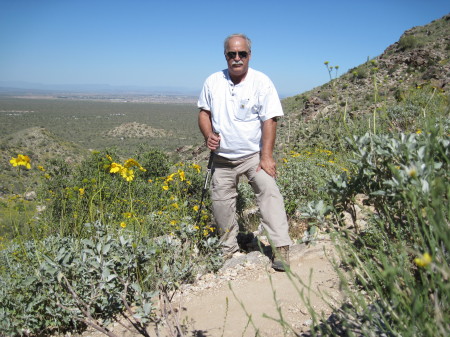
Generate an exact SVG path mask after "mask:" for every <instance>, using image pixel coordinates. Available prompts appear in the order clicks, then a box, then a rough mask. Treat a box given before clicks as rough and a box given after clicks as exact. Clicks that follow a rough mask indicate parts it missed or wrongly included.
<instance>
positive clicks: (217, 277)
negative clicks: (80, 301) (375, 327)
mask: <svg viewBox="0 0 450 337" xmlns="http://www.w3.org/2000/svg"><path fill="white" fill-rule="evenodd" d="M330 256H334V250H333V247H332V244H331V241H329V240H328V239H326V238H325V239H322V240H318V241H316V242H315V243H314V244H310V245H308V246H306V245H304V244H300V245H294V246H292V247H291V253H290V259H291V269H292V275H289V274H287V273H281V272H275V271H274V270H273V269H272V268H271V267H270V261H269V259H268V258H267V257H266V256H264V255H263V254H261V253H259V252H256V251H255V252H251V253H248V254H246V255H242V256H238V257H233V258H232V259H230V260H228V261H227V262H226V263H225V265H224V266H223V268H222V269H221V270H220V271H219V272H218V273H216V274H206V275H203V276H201V277H200V278H199V279H198V280H197V282H195V284H193V285H189V286H186V287H184V289H183V293H182V294H181V295H180V296H178V297H177V298H176V299H175V300H174V302H176V303H174V305H175V306H176V307H177V308H178V309H179V310H176V311H177V312H178V315H177V317H178V319H179V320H180V322H182V324H183V325H184V329H185V331H186V334H185V336H196V337H216V336H218V337H222V336H223V337H227V336H229V337H231V336H233V337H234V336H255V332H256V331H257V330H258V331H259V334H260V336H271V337H274V336H284V334H283V329H282V327H281V325H280V324H279V323H278V322H277V321H276V320H279V319H280V312H281V315H282V317H283V319H284V320H285V321H286V322H287V323H288V324H289V325H290V326H291V327H292V328H293V330H294V331H295V333H297V334H301V333H302V332H306V331H308V330H309V328H310V325H311V323H312V320H311V316H310V314H309V312H308V309H307V306H306V305H305V303H304V301H303V300H302V296H301V293H302V292H304V294H305V295H307V294H308V290H307V288H306V287H305V286H304V285H305V284H311V289H313V290H318V289H319V290H320V291H321V292H323V293H325V294H328V297H326V298H328V301H332V302H334V303H336V302H339V301H340V299H341V297H340V292H339V278H338V277H337V275H336V273H335V272H334V270H333V267H332V265H331V263H330V262H329V257H330ZM309 300H310V304H311V306H312V307H313V308H314V309H315V310H316V311H317V312H323V313H324V314H325V317H328V316H329V315H330V314H331V309H330V308H329V305H327V304H326V303H325V302H324V300H323V298H322V296H317V294H312V293H311V295H310V298H309ZM277 308H279V311H278V310H277ZM267 316H269V317H272V318H274V319H275V320H274V319H270V318H267ZM250 317H251V320H250V319H249V318H250ZM250 321H251V322H250ZM111 330H112V332H114V334H116V335H117V336H124V337H132V336H138V334H134V333H130V332H127V331H126V330H125V329H124V328H123V327H121V326H120V325H118V324H115V326H113V327H111ZM148 330H149V332H150V336H157V334H156V333H155V331H154V329H151V328H149V329H148ZM286 335H287V336H293V335H294V333H293V332H288V333H286ZM83 336H92V337H94V336H104V335H103V334H101V333H99V332H97V331H90V332H89V331H87V332H85V333H84V334H83ZM159 336H170V334H169V333H168V331H167V329H165V328H164V327H162V328H161V329H160V333H159Z"/></svg>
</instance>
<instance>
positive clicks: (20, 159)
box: [9, 154, 31, 169]
mask: <svg viewBox="0 0 450 337" xmlns="http://www.w3.org/2000/svg"><path fill="white" fill-rule="evenodd" d="M9 162H10V163H11V165H12V166H14V167H16V166H25V167H26V168H27V169H30V168H31V160H30V157H28V156H24V155H22V154H19V155H18V156H17V158H11V160H10V161H9Z"/></svg>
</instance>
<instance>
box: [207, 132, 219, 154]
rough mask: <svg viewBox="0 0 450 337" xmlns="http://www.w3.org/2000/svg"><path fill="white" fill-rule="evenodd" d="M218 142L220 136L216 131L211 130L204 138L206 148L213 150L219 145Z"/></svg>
mask: <svg viewBox="0 0 450 337" xmlns="http://www.w3.org/2000/svg"><path fill="white" fill-rule="evenodd" d="M219 144H220V136H219V135H218V134H217V133H214V132H211V133H210V134H209V136H208V138H206V146H207V147H208V149H210V150H212V151H214V150H216V149H217V148H218V147H219Z"/></svg>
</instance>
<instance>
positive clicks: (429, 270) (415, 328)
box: [317, 128, 450, 336]
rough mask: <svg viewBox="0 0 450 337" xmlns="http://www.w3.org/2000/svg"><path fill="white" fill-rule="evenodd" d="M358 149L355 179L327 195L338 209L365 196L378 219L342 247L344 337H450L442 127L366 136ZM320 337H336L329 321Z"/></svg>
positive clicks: (334, 185) (333, 185)
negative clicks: (345, 303)
mask: <svg viewBox="0 0 450 337" xmlns="http://www.w3.org/2000/svg"><path fill="white" fill-rule="evenodd" d="M351 144H353V145H352V146H353V154H354V165H355V166H356V168H357V172H356V174H354V175H353V176H352V177H351V178H348V177H347V176H346V175H345V174H343V175H342V176H341V177H340V178H335V179H334V180H333V181H332V182H330V184H329V187H328V191H329V193H330V195H332V197H333V200H334V203H333V205H334V207H335V210H336V211H337V212H338V214H339V213H340V212H339V211H340V210H348V209H349V208H351V207H352V205H354V198H355V196H356V194H364V195H366V196H367V198H368V199H367V200H366V203H367V204H369V205H371V206H372V207H373V210H374V211H373V218H372V221H369V222H368V224H367V225H366V227H365V228H361V229H360V230H361V233H360V235H358V236H355V235H354V234H351V233H350V235H344V236H339V239H338V241H337V247H338V249H339V252H340V256H341V259H342V264H343V265H344V266H348V268H347V270H346V273H345V274H344V273H342V272H341V271H340V270H341V267H338V266H336V268H337V270H339V272H340V274H341V281H342V285H343V287H344V289H345V294H346V295H347V298H348V303H347V305H345V306H344V307H342V308H337V314H336V317H337V319H335V320H333V321H334V322H336V321H338V322H340V324H341V327H340V329H341V330H340V331H341V332H340V333H344V334H358V335H363V336H372V335H374V334H375V335H381V334H384V335H392V336H446V335H448V334H449V332H450V330H449V326H448V323H447V322H448V321H449V319H450V306H449V303H450V302H449V299H450V289H449V287H448V285H447V283H448V277H449V275H450V268H449V263H450V256H449V254H448V252H449V250H450V240H449V238H450V236H449V235H448V231H449V211H450V205H449V196H450V193H449V192H450V190H449V188H448V186H449V178H450V176H449V159H448V158H450V156H449V154H450V147H449V144H450V141H449V140H448V136H447V135H446V134H444V135H443V134H442V132H441V131H440V130H439V129H435V128H433V129H430V130H429V132H427V133H422V134H419V135H418V134H409V135H400V136H398V137H396V136H392V135H390V136H387V135H386V136H381V135H380V136H375V135H369V134H367V135H365V136H362V137H355V139H354V141H353V142H351ZM318 329H319V330H320V333H317V334H318V335H337V333H336V331H338V330H336V327H333V326H332V324H331V321H328V323H324V324H323V325H321V326H320V328H318Z"/></svg>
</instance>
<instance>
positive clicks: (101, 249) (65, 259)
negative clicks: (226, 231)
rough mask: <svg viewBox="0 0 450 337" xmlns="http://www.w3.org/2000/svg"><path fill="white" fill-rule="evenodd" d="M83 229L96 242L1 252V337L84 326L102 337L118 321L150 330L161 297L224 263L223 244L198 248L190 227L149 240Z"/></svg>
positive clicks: (206, 240)
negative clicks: (123, 316) (127, 320)
mask: <svg viewBox="0 0 450 337" xmlns="http://www.w3.org/2000/svg"><path fill="white" fill-rule="evenodd" d="M85 226H87V227H91V228H90V230H89V231H90V232H91V233H92V237H91V238H86V239H81V240H80V239H78V238H76V237H73V236H71V237H61V236H51V237H47V238H46V239H44V240H42V241H26V242H22V243H21V244H14V245H11V246H10V247H8V248H7V249H5V250H3V251H1V252H0V259H1V262H2V263H1V266H2V267H1V273H0V284H1V286H2V287H1V290H0V302H1V303H2V307H1V308H0V331H2V333H6V334H7V335H8V336H21V335H32V334H36V333H41V334H42V333H43V332H45V333H50V332H54V331H65V330H73V329H81V328H84V327H85V326H86V325H90V326H92V327H95V328H97V329H98V330H100V331H103V332H104V331H106V330H105V329H106V327H107V326H108V325H109V324H110V323H111V322H113V321H114V320H116V319H117V318H118V316H119V314H121V313H125V314H126V315H128V316H129V317H130V318H131V319H132V320H133V319H134V323H135V324H136V326H138V327H141V328H143V329H146V328H147V326H148V324H149V323H150V322H153V323H158V322H159V321H160V320H161V317H158V316H157V315H158V314H157V312H156V311H155V305H154V302H155V301H156V299H157V298H158V297H157V295H158V292H159V293H163V294H166V295H168V294H170V293H171V292H173V291H175V290H177V289H178V287H179V286H180V285H181V284H183V283H186V282H190V281H192V279H193V277H194V276H195V275H196V273H198V272H200V271H202V272H207V271H210V270H217V268H218V267H219V266H220V265H221V263H222V260H221V258H220V255H219V254H218V251H219V245H218V240H217V239H216V238H213V237H206V236H202V239H201V240H198V235H197V232H198V230H197V229H196V228H194V226H193V225H188V224H183V225H181V226H180V228H179V230H178V231H175V232H173V233H172V235H166V236H163V237H159V238H152V239H139V238H137V237H136V235H135V234H134V233H133V231H130V230H128V229H126V228H121V229H119V230H113V229H110V228H109V227H108V226H106V225H102V224H101V223H100V222H97V223H96V224H93V225H90V224H85ZM131 307H133V308H135V309H133V310H132V311H131V309H130V308H131ZM101 329H103V330H101Z"/></svg>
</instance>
